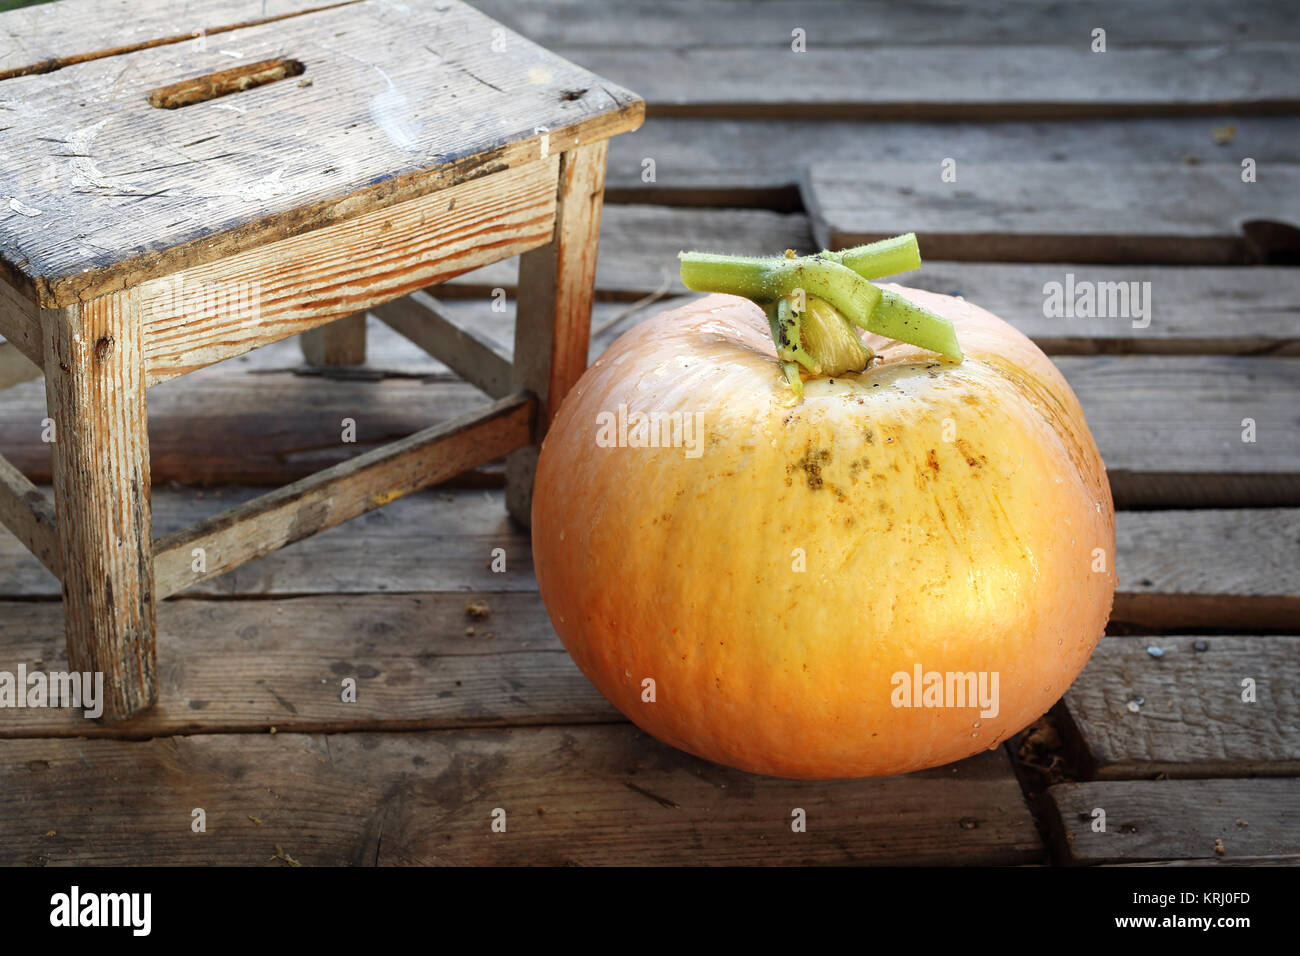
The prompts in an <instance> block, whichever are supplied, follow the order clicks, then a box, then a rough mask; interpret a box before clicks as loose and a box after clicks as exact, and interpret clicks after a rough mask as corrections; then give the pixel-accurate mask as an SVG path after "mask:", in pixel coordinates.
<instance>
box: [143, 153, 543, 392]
mask: <svg viewBox="0 0 1300 956" xmlns="http://www.w3.org/2000/svg"><path fill="white" fill-rule="evenodd" d="M558 165H559V164H558V162H557V160H556V158H555V157H551V158H550V159H545V160H541V161H539V162H536V163H529V164H527V165H525V166H522V167H519V168H516V169H508V170H504V171H502V172H500V173H497V174H495V175H492V176H487V177H485V178H482V179H478V180H475V181H472V182H467V183H461V184H460V185H458V186H453V187H451V188H449V189H445V190H442V191H440V192H437V193H431V194H428V195H424V196H420V197H417V198H415V199H411V200H409V201H407V202H403V203H399V204H397V205H394V206H390V207H387V208H384V209H377V210H372V211H370V212H366V213H362V214H361V215H358V216H355V217H353V218H352V219H350V220H349V221H348V222H346V223H339V224H335V225H332V226H326V227H324V228H322V229H317V230H315V231H313V232H309V233H306V234H304V235H298V236H292V237H290V238H288V239H282V240H280V241H278V242H271V243H267V244H265V245H261V246H258V247H256V248H253V249H248V250H246V251H242V252H238V253H236V254H234V255H230V256H227V257H226V258H223V259H221V260H220V261H218V262H212V263H208V264H205V265H199V266H194V267H191V268H189V269H185V270H183V271H181V272H177V273H173V274H172V275H169V276H167V277H166V278H163V279H157V280H153V281H150V282H147V283H145V284H144V285H143V286H141V298H142V302H143V308H144V316H145V319H144V327H145V336H146V340H145V350H146V351H145V362H146V367H147V370H148V376H149V384H151V385H152V384H156V383H158V382H162V381H166V380H167V379H169V378H174V377H176V376H178V375H183V374H185V373H187V372H192V371H195V370H196V369H199V368H203V367H204V366H207V365H211V364H212V363H214V362H219V361H222V360H223V359H227V358H231V357H233V356H235V355H240V354H242V353H244V352H247V351H250V350H252V349H255V348H258V347H260V346H263V345H267V344H269V343H271V342H275V341H278V340H279V339H282V338H285V337H287V336H290V335H294V334H296V333H298V332H302V331H304V330H306V329H310V328H313V327H315V326H318V325H321V324H323V323H325V322H329V321H331V320H332V319H335V318H339V317H342V316H347V315H350V314H351V313H354V312H360V311H363V310H364V309H367V308H369V307H370V306H372V305H376V304H378V303H381V302H385V301H387V300H389V299H393V298H396V297H397V296H401V295H405V294H407V293H409V292H414V291H416V290H418V289H420V288H422V287H423V286H426V285H431V284H435V283H438V282H441V281H443V280H444V279H448V278H451V277H452V276H455V275H458V274H459V273H461V272H464V271H466V270H469V269H473V268H475V267H476V266H481V265H484V264H485V263H489V262H493V261H495V260H498V259H500V258H501V257H503V256H509V255H512V254H514V253H518V252H525V251H527V250H530V249H535V248H537V247H538V246H542V245H544V244H545V243H547V242H548V241H549V240H550V238H551V234H552V230H553V226H554V220H555V211H556V199H555V182H556V176H557V174H558Z"/></svg>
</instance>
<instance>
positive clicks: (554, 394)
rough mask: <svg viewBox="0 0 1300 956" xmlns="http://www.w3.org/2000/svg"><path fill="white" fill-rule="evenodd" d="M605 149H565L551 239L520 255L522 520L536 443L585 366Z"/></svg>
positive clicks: (515, 477) (513, 476)
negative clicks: (525, 402)
mask: <svg viewBox="0 0 1300 956" xmlns="http://www.w3.org/2000/svg"><path fill="white" fill-rule="evenodd" d="M607 152H608V144H607V143H605V142H600V143H594V144H592V145H590V146H584V147H581V148H579V149H575V150H570V151H569V152H567V153H565V154H564V156H563V157H562V159H561V162H560V178H559V188H558V193H559V199H558V205H557V208H556V213H555V237H554V239H553V240H552V241H551V243H550V244H549V245H546V246H542V247H541V248H540V249H535V250H533V251H532V252H529V253H527V254H525V255H524V256H522V257H521V258H520V260H519V299H518V303H517V305H516V308H515V348H514V364H513V370H514V384H515V387H516V388H521V389H525V390H527V391H529V392H531V393H532V394H534V395H536V396H537V418H536V420H535V421H534V424H533V441H532V443H531V444H530V445H529V446H528V447H526V448H521V449H519V450H517V451H515V452H513V453H512V454H511V455H510V457H509V458H508V459H507V461H506V507H507V508H508V509H509V511H510V513H511V514H512V515H513V516H514V517H515V518H516V519H517V520H518V521H521V522H523V523H524V524H529V523H530V522H531V520H532V510H533V478H534V474H535V472H536V468H537V453H538V448H539V447H540V445H541V443H542V439H543V438H544V437H545V435H546V432H547V430H548V429H549V428H550V426H551V422H552V421H553V420H554V418H555V415H556V413H557V412H558V411H559V410H560V403H561V402H562V401H563V400H564V396H565V395H567V394H568V393H569V389H571V388H573V386H574V384H575V383H576V382H577V381H578V378H579V376H581V375H582V373H583V371H584V370H586V368H587V347H588V344H589V342H590V336H591V304H592V301H593V300H594V299H595V284H596V256H597V251H598V246H599V244H598V238H599V235H600V213H601V207H602V205H603V203H604V196H605V156H606V154H607Z"/></svg>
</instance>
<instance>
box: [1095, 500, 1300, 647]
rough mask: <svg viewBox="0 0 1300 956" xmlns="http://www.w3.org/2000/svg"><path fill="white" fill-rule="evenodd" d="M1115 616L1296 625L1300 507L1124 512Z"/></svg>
mask: <svg viewBox="0 0 1300 956" xmlns="http://www.w3.org/2000/svg"><path fill="white" fill-rule="evenodd" d="M1115 550H1116V560H1115V570H1116V573H1117V574H1118V575H1119V588H1118V591H1117V592H1116V595H1115V607H1114V610H1113V611H1112V612H1111V621H1112V622H1114V623H1116V624H1119V625H1121V626H1126V627H1133V628H1141V629H1145V630H1152V629H1155V630H1167V631H1176V630H1177V629H1179V628H1187V627H1197V628H1224V629H1228V630H1237V631H1249V630H1252V629H1259V630H1269V629H1274V630H1276V629H1286V630H1294V629H1295V624H1296V622H1297V621H1300V511H1298V510H1296V509H1283V508H1251V509H1248V510H1244V511H1222V510H1206V511H1133V512H1121V513H1120V514H1119V515H1118V516H1117V520H1116V523H1115Z"/></svg>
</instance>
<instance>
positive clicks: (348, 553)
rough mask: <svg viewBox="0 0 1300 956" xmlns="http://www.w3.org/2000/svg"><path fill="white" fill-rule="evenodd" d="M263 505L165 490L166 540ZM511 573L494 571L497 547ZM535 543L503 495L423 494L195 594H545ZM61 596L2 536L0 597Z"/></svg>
mask: <svg viewBox="0 0 1300 956" xmlns="http://www.w3.org/2000/svg"><path fill="white" fill-rule="evenodd" d="M258 497H260V495H259V493H258V490H257V489H251V488H223V489H208V490H202V491H192V490H167V489H156V490H155V492H154V530H155V533H156V534H157V535H158V536H159V537H165V536H168V535H171V534H172V533H175V532H182V531H184V530H185V529H186V528H189V527H191V526H193V525H194V524H196V523H198V522H201V521H203V520H205V519H208V518H212V517H214V516H216V515H217V514H220V513H221V512H223V511H226V510H228V509H229V508H232V507H235V506H238V505H242V504H245V503H247V502H250V501H253V500H255V499H256V498H258ZM497 548H500V549H502V552H503V553H504V555H505V559H506V565H507V568H506V571H505V572H504V573H495V572H493V571H492V569H491V561H492V557H493V552H494V550H495V549H497ZM536 590H537V581H536V578H535V577H534V575H533V558H532V546H531V544H530V542H529V539H528V535H527V533H526V532H524V531H523V529H521V528H520V527H519V526H518V525H516V524H515V523H514V522H512V521H511V520H510V519H509V517H508V516H507V515H506V511H505V507H504V501H503V493H502V491H501V489H493V490H491V491H482V490H478V491H474V490H467V489H457V490H454V491H452V490H446V491H442V490H440V491H433V492H420V493H417V494H414V495H411V496H409V497H407V498H400V499H398V500H397V501H394V502H392V503H391V504H389V505H387V506H385V507H383V508H379V509H377V510H375V511H371V512H369V513H368V514H365V515H362V516H361V517H358V518H356V519H355V520H353V521H349V522H346V523H345V524H343V525H340V526H339V527H337V528H331V529H329V530H327V531H322V532H321V533H320V534H317V535H313V536H312V537H310V538H306V539H304V540H302V541H299V542H297V543H296V544H292V545H290V546H288V547H286V548H284V549H282V550H279V551H275V552H273V553H271V554H268V555H267V556H265V557H263V558H259V559H258V560H256V561H252V562H249V563H248V564H244V565H241V566H240V567H238V568H236V569H235V570H234V571H232V572H230V573H229V574H224V575H221V576H219V577H216V578H212V579H211V580H208V581H203V582H200V583H199V584H197V585H195V586H194V587H193V588H191V589H190V590H189V591H188V592H187V593H186V599H189V598H191V597H196V596H208V597H219V598H223V599H224V598H231V597H239V596H245V597H278V598H284V597H290V596H293V595H322V594H337V595H363V594H375V593H385V592H387V593H394V594H401V593H426V592H435V591H446V592H471V591H483V592H486V591H508V592H536ZM58 596H59V584H58V581H56V580H55V579H54V578H52V577H51V576H50V573H49V572H48V571H46V570H45V569H44V568H43V567H42V566H41V564H40V563H39V562H38V561H36V559H35V558H32V557H31V556H30V555H29V554H28V553H27V551H26V549H25V548H24V547H23V546H22V545H21V544H20V543H19V542H18V541H16V540H15V539H13V538H12V537H10V536H9V535H7V534H0V597H12V598H17V599H21V600H29V599H32V598H43V599H51V598H57V597H58Z"/></svg>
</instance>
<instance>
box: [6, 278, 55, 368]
mask: <svg viewBox="0 0 1300 956" xmlns="http://www.w3.org/2000/svg"><path fill="white" fill-rule="evenodd" d="M0 335H2V336H4V338H5V341H6V343H7V344H9V345H11V346H13V347H14V348H16V349H17V350H18V351H19V352H21V353H22V354H23V355H25V356H27V358H28V360H29V361H30V362H31V363H32V364H33V365H35V366H37V367H38V368H40V367H43V366H44V364H45V344H44V339H43V338H42V335H41V315H40V309H38V308H37V307H36V302H35V300H33V299H31V298H29V297H28V296H27V295H26V294H24V293H23V292H21V291H19V290H18V289H17V288H15V287H14V286H13V285H11V284H10V283H9V282H8V281H6V280H5V276H4V269H3V268H0Z"/></svg>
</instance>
